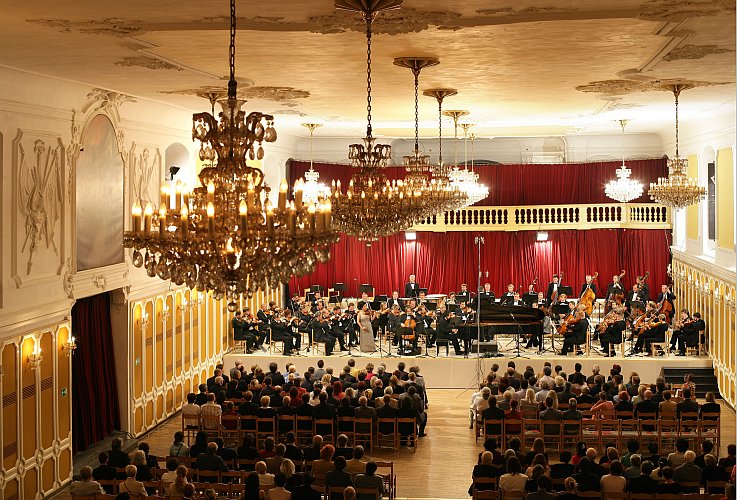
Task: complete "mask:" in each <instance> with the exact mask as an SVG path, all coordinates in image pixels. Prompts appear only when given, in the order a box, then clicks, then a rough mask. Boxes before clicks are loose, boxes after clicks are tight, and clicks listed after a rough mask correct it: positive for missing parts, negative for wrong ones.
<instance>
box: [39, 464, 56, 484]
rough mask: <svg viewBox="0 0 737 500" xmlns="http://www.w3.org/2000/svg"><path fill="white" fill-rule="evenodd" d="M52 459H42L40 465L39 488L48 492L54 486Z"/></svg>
mask: <svg viewBox="0 0 737 500" xmlns="http://www.w3.org/2000/svg"><path fill="white" fill-rule="evenodd" d="M54 462H55V461H54V459H49V460H46V461H44V463H43V466H42V467H41V488H42V489H43V491H44V492H48V491H49V490H50V489H51V488H52V487H53V486H54Z"/></svg>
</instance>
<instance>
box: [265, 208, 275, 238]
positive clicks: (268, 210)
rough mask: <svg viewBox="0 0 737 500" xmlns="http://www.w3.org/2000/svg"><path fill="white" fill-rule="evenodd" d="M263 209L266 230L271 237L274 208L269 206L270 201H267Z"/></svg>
mask: <svg viewBox="0 0 737 500" xmlns="http://www.w3.org/2000/svg"><path fill="white" fill-rule="evenodd" d="M264 208H265V209H266V229H267V231H268V232H269V234H270V235H272V234H274V208H273V207H272V206H271V201H269V200H268V199H267V200H266V203H265V205H264Z"/></svg>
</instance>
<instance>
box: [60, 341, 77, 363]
mask: <svg viewBox="0 0 737 500" xmlns="http://www.w3.org/2000/svg"><path fill="white" fill-rule="evenodd" d="M61 350H62V351H64V352H65V353H66V355H67V358H70V357H72V356H73V355H74V351H76V350H77V339H75V338H74V336H71V337H69V339H68V340H67V341H66V342H64V343H63V344H62V345H61Z"/></svg>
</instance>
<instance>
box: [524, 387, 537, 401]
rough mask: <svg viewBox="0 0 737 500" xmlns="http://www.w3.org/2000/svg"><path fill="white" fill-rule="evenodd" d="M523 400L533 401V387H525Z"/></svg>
mask: <svg viewBox="0 0 737 500" xmlns="http://www.w3.org/2000/svg"><path fill="white" fill-rule="evenodd" d="M525 401H527V402H528V403H534V402H535V389H533V388H531V387H529V388H528V389H527V392H525Z"/></svg>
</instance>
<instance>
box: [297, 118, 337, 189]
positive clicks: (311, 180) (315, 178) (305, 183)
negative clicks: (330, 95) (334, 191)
mask: <svg viewBox="0 0 737 500" xmlns="http://www.w3.org/2000/svg"><path fill="white" fill-rule="evenodd" d="M302 126H303V127H305V128H306V129H307V130H309V131H310V169H309V170H308V171H307V172H305V177H304V180H302V179H300V180H299V184H298V186H297V187H296V189H300V188H301V189H302V199H303V201H304V202H306V203H319V202H320V200H321V199H327V198H329V197H330V188H329V187H327V186H326V185H325V184H323V183H321V182H320V172H317V171H316V170H315V169H314V168H312V155H313V150H312V136H313V134H314V132H315V129H316V128H318V127H322V125H321V124H319V123H303V124H302Z"/></svg>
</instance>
